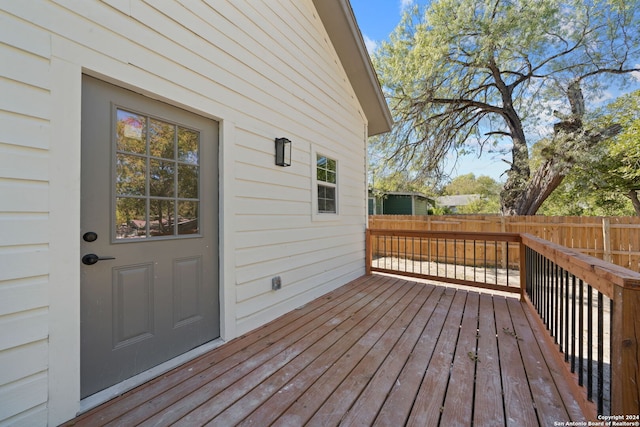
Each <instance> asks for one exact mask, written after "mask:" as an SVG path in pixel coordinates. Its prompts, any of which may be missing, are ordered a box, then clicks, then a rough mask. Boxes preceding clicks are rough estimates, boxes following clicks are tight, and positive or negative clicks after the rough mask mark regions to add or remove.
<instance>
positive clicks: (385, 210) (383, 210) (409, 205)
mask: <svg viewBox="0 0 640 427" xmlns="http://www.w3.org/2000/svg"><path fill="white" fill-rule="evenodd" d="M433 206H434V203H433V200H432V199H430V198H429V197H427V196H425V195H424V194H421V193H415V192H388V193H375V194H374V193H373V192H371V191H369V215H428V214H429V210H430V208H431V207H433Z"/></svg>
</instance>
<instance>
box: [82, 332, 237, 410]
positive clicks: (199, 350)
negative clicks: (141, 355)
mask: <svg viewBox="0 0 640 427" xmlns="http://www.w3.org/2000/svg"><path fill="white" fill-rule="evenodd" d="M224 343H225V341H224V340H223V339H221V338H216V339H215V340H213V341H209V342H208V343H206V344H203V345H201V346H199V347H196V348H194V349H193V350H190V351H188V352H186V353H183V354H181V355H179V356H177V357H174V358H173V359H171V360H167V361H166V362H164V363H161V364H160V365H158V366H154V367H153V368H151V369H149V370H146V371H144V372H141V373H139V374H138V375H136V376H133V377H131V378H129V379H126V380H124V381H122V382H121V383H118V384H116V385H113V386H111V387H109V388H107V389H104V390H102V391H99V392H97V393H95V394H92V395H91V396H87V397H85V398H84V399H82V400H80V409H79V411H78V415H80V414H82V413H84V412H87V411H89V410H90V409H93V408H95V407H96V406H100V405H102V404H103V403H105V402H107V401H109V400H111V399H113V398H116V397H118V396H120V395H121V394H124V393H126V392H128V391H129V390H131V389H134V388H136V387H138V386H139V385H142V384H144V383H146V382H148V381H151V380H152V379H154V378H156V377H158V376H160V375H162V374H164V373H166V372H168V371H170V370H172V369H173V368H177V367H178V366H180V365H182V364H184V363H187V362H189V361H191V360H193V359H195V358H196V357H198V356H201V355H203V354H204V353H206V352H208V351H211V350H213V349H214V348H217V347H220V346H221V345H222V344H224Z"/></svg>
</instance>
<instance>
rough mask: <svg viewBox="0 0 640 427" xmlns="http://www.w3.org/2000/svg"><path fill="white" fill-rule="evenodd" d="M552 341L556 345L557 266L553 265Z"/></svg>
mask: <svg viewBox="0 0 640 427" xmlns="http://www.w3.org/2000/svg"><path fill="white" fill-rule="evenodd" d="M552 292H553V300H552V305H553V309H552V312H553V341H554V343H555V344H558V315H559V314H560V313H559V312H558V264H555V263H554V264H553V288H552Z"/></svg>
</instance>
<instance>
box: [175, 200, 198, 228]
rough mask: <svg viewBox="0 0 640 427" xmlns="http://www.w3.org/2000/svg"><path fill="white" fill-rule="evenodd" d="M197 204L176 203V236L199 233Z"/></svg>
mask: <svg viewBox="0 0 640 427" xmlns="http://www.w3.org/2000/svg"><path fill="white" fill-rule="evenodd" d="M199 205H200V204H199V203H198V202H178V234H196V233H199V232H200V220H199V219H198V218H199V212H198V209H199V207H200V206H199Z"/></svg>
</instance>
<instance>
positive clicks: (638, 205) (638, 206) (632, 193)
mask: <svg viewBox="0 0 640 427" xmlns="http://www.w3.org/2000/svg"><path fill="white" fill-rule="evenodd" d="M638 191H639V190H629V192H628V193H627V197H628V198H630V199H631V204H633V210H634V211H636V216H640V200H639V199H638Z"/></svg>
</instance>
